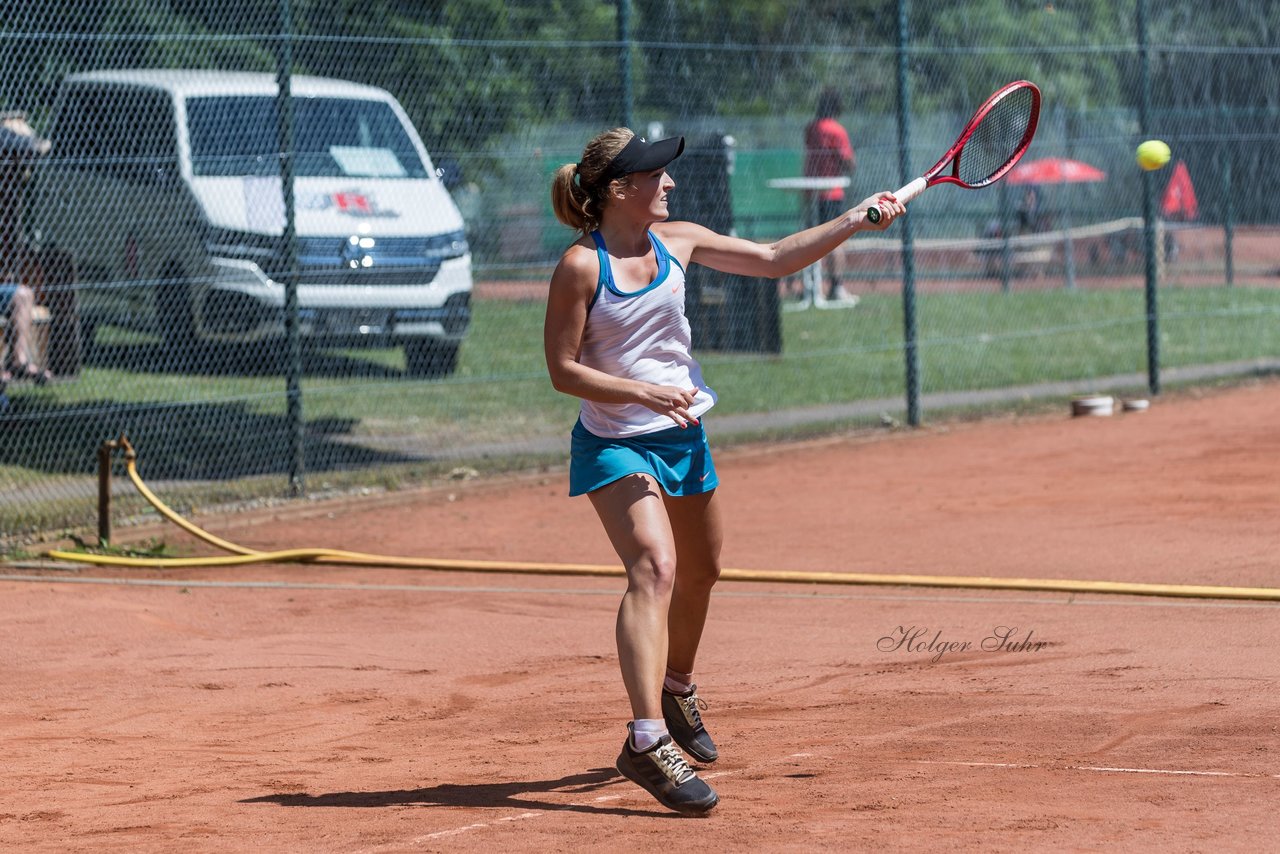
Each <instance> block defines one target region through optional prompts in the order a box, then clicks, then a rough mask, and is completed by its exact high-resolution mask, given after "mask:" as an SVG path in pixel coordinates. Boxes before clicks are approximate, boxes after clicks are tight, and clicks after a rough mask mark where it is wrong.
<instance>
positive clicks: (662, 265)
mask: <svg viewBox="0 0 1280 854" xmlns="http://www.w3.org/2000/svg"><path fill="white" fill-rule="evenodd" d="M647 234H648V236H649V244H650V245H651V246H653V252H654V254H655V255H657V256H658V275H657V277H656V278H654V280H653V281H652V282H650V283H649V284H647V285H645V286H644V287H643V288H641V289H640V290H638V291H620V290H618V286H617V285H616V284H615V283H614V281H613V267H612V265H610V264H609V251H608V249H607V248H606V247H605V245H604V238H603V237H602V236H601V235H600V232H599V231H593V232H591V239H592V240H593V241H594V242H595V244H596V257H597V258H598V259H599V260H600V276H599V278H597V279H596V292H595V295H594V296H592V297H591V302H590V304H589V305H587V311H591V307H592V306H594V305H595V304H596V300H598V299H599V298H600V289H601V288H602V287H605V288H608V289H609V292H610V293H612V294H613V295H615V296H620V297H622V298H624V299H626V298H628V297H638V296H640V295H641V294H647V293H648V292H649V291H651V290H653V289H654V288H656V287H658V285H660V284H662V283H663V282H664V281H666V278H667V275H668V274H669V273H670V272H671V262H673V261H675V265H676V266H677V267H680V271H681V272H684V267H683V266H682V265H681V264H680V262H679V261H676V259H675V258H673V257H671V253H670V252H668V251H667V247H665V246H663V245H662V241H660V240H658V238H657V235H655V234H654V233H653V232H652V231H650V232H647Z"/></svg>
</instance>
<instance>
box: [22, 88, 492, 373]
mask: <svg viewBox="0 0 1280 854" xmlns="http://www.w3.org/2000/svg"><path fill="white" fill-rule="evenodd" d="M277 91H278V90H277V86H276V80H275V77H274V76H273V75H270V74H248V73H227V72H220V71H172V70H132V71H99V72H92V73H86V74H75V75H72V76H70V77H67V78H66V79H65V81H64V82H63V85H62V88H61V91H60V93H59V96H58V100H57V104H56V106H55V110H54V116H53V119H52V122H51V124H50V127H49V130H48V137H49V138H50V140H51V141H52V142H53V149H52V151H51V153H50V155H49V157H47V158H45V161H44V162H42V163H41V164H40V165H39V168H38V169H37V170H36V174H35V176H34V182H33V187H32V193H31V196H30V202H29V213H28V225H29V226H30V228H31V230H32V231H33V235H34V236H35V238H36V239H37V240H38V241H39V242H40V244H41V245H42V247H44V248H48V249H51V250H62V251H66V252H69V253H70V255H71V256H72V258H73V259H74V261H75V264H76V268H77V273H78V282H79V284H78V291H79V299H80V312H81V324H82V328H83V329H85V330H86V331H87V334H88V336H89V340H90V342H91V341H92V335H93V330H94V328H95V327H101V326H104V325H107V324H111V325H114V326H121V327H125V328H128V329H136V330H141V331H148V332H155V333H158V334H160V335H162V336H163V338H164V340H165V341H166V342H167V343H168V344H169V345H170V348H171V352H174V353H179V352H182V351H184V350H186V349H188V348H189V347H191V345H192V344H193V343H199V342H205V343H208V342H223V343H244V344H251V343H253V342H264V343H265V342H267V341H270V340H273V339H278V338H279V337H280V336H282V335H283V334H284V311H283V308H284V293H285V289H284V285H283V284H282V283H283V282H284V281H286V278H287V276H288V275H289V269H290V267H289V257H290V255H289V253H288V252H287V251H286V247H285V245H284V241H283V240H282V239H281V238H282V235H283V233H284V224H285V210H284V201H283V194H282V192H281V179H280V160H279V154H278V152H279V151H280V146H279V143H278V141H277V119H276V115H277ZM292 95H293V98H292V106H293V111H292V112H293V128H292V135H293V143H294V146H293V148H294V151H295V152H296V155H295V156H294V158H293V164H292V165H293V173H294V176H295V180H294V191H295V192H294V199H295V201H294V204H295V224H296V234H297V240H296V244H295V245H296V247H297V249H296V256H297V264H298V267H297V268H296V269H297V271H298V273H299V278H298V304H299V319H300V329H301V332H302V335H303V336H304V339H305V340H310V341H314V342H317V343H322V344H326V345H328V344H332V345H340V346H354V345H360V344H369V345H373V344H383V345H385V344H399V345H402V346H403V347H404V349H405V357H406V359H405V361H406V364H407V366H408V370H409V372H410V373H412V374H417V375H425V376H439V375H444V374H447V373H449V372H451V371H452V370H453V368H454V367H455V366H456V364H457V359H458V347H459V344H460V342H461V341H462V338H463V336H464V335H465V334H466V331H467V328H468V326H469V324H470V298H471V287H472V278H471V254H470V250H469V248H468V246H467V241H466V237H465V232H464V230H463V221H462V216H461V214H459V212H458V209H457V207H456V206H455V205H454V203H453V200H452V199H451V198H450V197H449V193H448V191H447V190H446V189H445V187H444V185H443V184H442V183H441V181H440V178H439V177H438V176H437V174H436V170H435V168H434V167H433V166H432V163H431V158H430V157H429V155H428V154H427V150H426V148H425V147H424V146H423V144H422V140H421V139H420V138H419V137H418V134H417V132H416V131H415V130H414V128H413V125H412V124H411V123H410V122H409V119H408V116H406V115H405V112H404V110H403V109H402V108H401V106H400V104H399V103H397V102H396V100H395V98H393V97H392V96H391V95H390V94H389V93H388V92H386V91H384V90H382V89H377V88H374V87H371V86H364V85H358V84H355V83H350V82H346V81H340V80H327V79H322V78H315V77H303V76H299V77H295V78H293V92H292Z"/></svg>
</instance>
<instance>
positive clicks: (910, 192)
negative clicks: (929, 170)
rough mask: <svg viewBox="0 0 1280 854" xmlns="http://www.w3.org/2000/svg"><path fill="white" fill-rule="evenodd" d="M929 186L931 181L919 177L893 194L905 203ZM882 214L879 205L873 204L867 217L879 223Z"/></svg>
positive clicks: (868, 210)
mask: <svg viewBox="0 0 1280 854" xmlns="http://www.w3.org/2000/svg"><path fill="white" fill-rule="evenodd" d="M927 186H929V182H928V181H927V180H925V179H924V178H917V179H915V180H914V181H912V182H911V183H910V184H908V185H906V186H905V187H903V188H902V189H900V190H898V192H896V193H894V194H893V195H894V196H895V197H896V198H897V200H898V201H899V202H901V203H902V204H904V205H905V204H906V203H907V202H909V201H911V200H912V199H914V198H915V197H916V196H918V195H920V194H921V193H923V192H924V188H925V187H927ZM881 216H883V214H882V213H881V211H880V208H879V206H877V205H872V206H871V207H869V208H867V219H868V220H869V221H870V222H871V224H872V225H874V224H875V223H878V222H879V221H880V217H881Z"/></svg>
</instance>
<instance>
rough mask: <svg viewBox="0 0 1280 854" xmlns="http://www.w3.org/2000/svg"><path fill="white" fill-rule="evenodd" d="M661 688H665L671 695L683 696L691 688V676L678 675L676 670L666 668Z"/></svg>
mask: <svg viewBox="0 0 1280 854" xmlns="http://www.w3.org/2000/svg"><path fill="white" fill-rule="evenodd" d="M662 687H663V688H666V689H667V690H668V691H670V692H671V693H672V694H684V693H687V692H688V691H689V689H690V688H692V687H693V674H692V673H680V672H679V671H677V670H672V669H671V668H670V667H668V668H667V677H666V678H665V679H663V680H662Z"/></svg>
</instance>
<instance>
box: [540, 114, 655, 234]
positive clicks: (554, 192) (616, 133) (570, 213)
mask: <svg viewBox="0 0 1280 854" xmlns="http://www.w3.org/2000/svg"><path fill="white" fill-rule="evenodd" d="M633 136H635V133H634V132H633V131H631V129H630V128H614V129H613V130H608V131H605V132H604V133H602V134H600V135H599V136H597V137H595V138H594V139H592V140H591V141H590V142H588V143H587V146H586V148H584V149H583V150H582V160H581V161H579V162H578V163H566V164H564V165H563V166H561V167H560V168H559V169H557V170H556V173H555V175H554V176H552V178H551V208H552V210H554V211H555V214H556V219H558V220H560V221H561V222H562V223H564V224H565V225H567V226H569V227H570V228H572V229H576V230H577V231H580V232H582V233H583V234H589V233H591V232H592V231H595V230H596V229H597V228H599V227H600V217H601V215H602V214H603V213H604V207H605V203H606V199H607V198H608V193H609V187H610V186H611V185H612V183H613V182H608V183H606V184H605V185H604V186H600V185H599V183H598V182H599V180H600V178H601V176H603V175H604V174H605V170H607V169H608V168H609V164H610V163H612V162H613V159H614V158H615V157H617V156H618V153H619V152H621V151H622V149H623V148H625V147H626V145H627V143H628V142H630V141H631V138H632V137H633Z"/></svg>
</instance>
